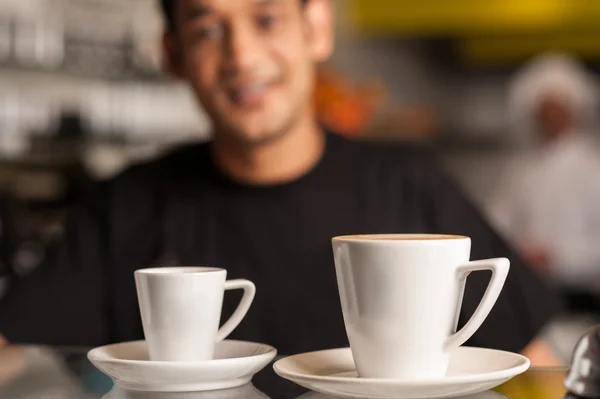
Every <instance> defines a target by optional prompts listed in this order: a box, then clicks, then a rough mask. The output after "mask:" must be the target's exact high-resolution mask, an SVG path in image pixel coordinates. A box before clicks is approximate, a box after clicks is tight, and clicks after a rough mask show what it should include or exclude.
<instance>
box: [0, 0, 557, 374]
mask: <svg viewBox="0 0 600 399" xmlns="http://www.w3.org/2000/svg"><path fill="white" fill-rule="evenodd" d="M161 5H162V9H163V11H164V13H165V16H166V20H167V30H166V32H165V36H164V50H165V54H166V61H167V62H166V63H167V65H168V66H169V70H170V71H171V72H172V73H173V74H174V75H175V76H176V77H178V78H179V79H181V80H182V81H185V82H186V83H187V84H188V85H189V86H190V88H191V89H193V91H194V93H195V94H196V97H197V99H198V101H199V103H200V104H201V105H202V107H203V109H204V110H205V111H206V113H207V114H208V116H209V117H210V119H211V122H212V125H213V126H214V131H213V138H212V140H211V141H210V142H208V143H197V144H196V143H194V144H189V145H186V146H184V147H182V148H180V149H177V150H175V151H173V152H172V153H170V154H167V155H166V156H162V157H160V158H159V159H155V160H152V161H149V162H142V163H140V164H138V165H135V166H133V167H131V168H129V169H128V170H126V171H124V172H123V173H121V174H120V175H119V176H117V177H115V178H113V179H110V180H108V181H106V182H102V184H99V186H98V187H96V188H95V189H94V190H93V192H92V193H91V194H90V196H89V197H87V198H86V199H84V200H82V201H81V203H79V204H78V205H77V206H75V207H74V208H73V209H72V210H71V213H70V215H69V217H68V221H67V225H66V228H65V232H66V233H65V237H64V241H63V242H62V243H61V244H60V245H59V246H58V247H57V248H55V249H53V250H50V251H49V254H50V255H49V256H48V258H47V260H46V263H45V264H44V265H42V266H40V267H39V268H37V269H36V270H35V272H34V273H32V274H31V275H30V276H28V277H27V278H26V279H22V280H20V281H14V282H13V283H12V284H11V286H10V288H9V290H8V292H7V294H6V296H5V297H4V298H3V299H2V301H0V333H2V334H3V335H4V336H5V337H6V339H7V340H8V341H9V342H12V343H43V344H50V345H85V346H92V345H94V346H95V345H101V344H105V343H107V342H119V341H131V340H136V339H143V330H142V325H141V320H140V314H139V308H138V304H137V296H136V290H135V284H134V279H133V272H134V270H136V269H139V268H144V267H149V266H164V265H173V264H175V265H214V266H220V267H224V268H226V269H227V270H228V276H229V277H230V278H247V279H250V280H252V281H253V282H255V284H256V286H257V287H258V291H257V295H256V298H255V299H254V302H253V305H252V309H251V310H250V312H249V313H248V315H247V316H246V317H245V318H244V320H243V321H242V323H241V324H240V325H239V326H238V328H236V330H235V331H234V332H233V334H232V335H231V336H230V337H231V339H243V340H251V341H256V342H266V343H269V344H272V345H273V346H275V347H277V349H278V350H279V353H282V354H293V353H299V352H305V351H312V350H318V349H326V348H336V347H346V346H347V345H348V339H347V334H346V331H345V328H344V322H343V317H342V313H341V308H340V300H339V293H338V288H337V281H336V276H335V267H334V265H333V256H332V252H331V237H333V236H336V235H342V234H355V233H371V232H372V233H397V232H404V233H428V232H429V233H450V234H462V235H467V236H470V237H472V240H473V242H472V251H471V255H472V257H473V258H474V259H485V258H492V257H499V256H502V257H504V256H506V257H508V258H510V260H511V270H510V273H509V276H508V278H507V280H506V284H505V286H504V288H503V291H502V294H501V295H500V297H499V298H498V301H497V302H496V304H495V306H494V309H493V310H492V312H491V313H490V315H489V317H488V318H487V319H486V321H485V323H484V324H483V325H482V326H481V328H480V329H479V330H478V331H477V332H476V334H475V335H474V336H473V337H472V339H471V340H470V341H469V345H471V346H483V347H490V348H496V349H503V350H509V351H513V352H522V353H525V354H526V355H527V356H529V357H530V358H531V360H532V362H533V363H534V364H536V365H541V364H552V363H555V362H556V359H555V358H554V356H553V353H552V351H551V350H550V348H549V347H548V345H547V344H546V343H545V341H544V340H543V339H541V337H542V335H541V334H540V332H541V331H542V330H543V328H544V326H545V325H546V324H547V322H548V321H549V320H551V319H552V317H553V316H554V315H555V314H556V312H557V308H558V304H557V301H556V298H555V294H554V292H553V291H552V290H550V289H549V288H548V286H547V284H546V283H545V282H544V281H543V280H542V279H540V278H539V277H538V276H537V275H536V274H535V273H534V271H533V270H532V269H531V268H530V267H528V265H527V264H526V263H525V262H523V261H522V259H521V258H520V256H519V255H518V254H517V253H516V251H514V250H513V249H512V248H511V247H510V246H509V245H507V243H506V242H505V241H504V240H503V239H501V237H499V235H498V234H497V233H496V232H495V231H494V230H493V229H492V228H491V227H490V226H489V224H488V223H487V221H486V220H485V219H484V218H483V215H482V214H481V212H480V210H479V209H477V208H476V207H475V206H474V205H473V204H472V203H471V202H470V201H469V200H468V199H467V198H466V197H465V196H464V195H463V193H462V192H461V190H460V189H459V188H458V186H457V185H456V184H455V183H454V182H453V181H452V180H451V179H449V178H448V177H447V175H446V173H445V172H444V171H443V170H442V168H441V167H440V166H439V164H438V162H437V160H436V159H435V157H432V156H431V155H430V154H428V153H427V152H426V151H424V150H423V149H419V148H417V147H414V146H411V145H404V144H402V145H401V144H397V145H391V144H389V145H379V144H367V143H359V142H353V141H350V140H347V139H345V138H343V137H342V136H340V135H339V134H335V133H333V132H327V131H325V130H324V129H323V128H322V126H320V124H319V121H318V120H317V116H316V114H315V110H314V107H313V106H312V104H313V91H314V85H315V79H314V77H315V73H316V68H317V65H318V64H319V63H321V62H323V61H325V60H326V59H327V58H328V57H329V55H330V54H331V52H332V51H333V45H334V43H333V39H334V35H333V32H334V29H333V23H334V18H333V17H334V14H333V12H334V9H333V2H332V1H331V0H269V1H265V0H162V1H161ZM157 112H164V110H157ZM488 281H489V277H488V276H487V275H486V274H485V273H473V274H471V275H470V276H469V282H468V284H466V291H465V295H464V300H463V303H462V308H461V312H460V315H459V316H460V320H461V323H464V322H466V320H468V318H469V317H470V315H471V314H472V313H473V311H474V310H475V309H476V307H477V306H478V304H479V302H480V298H481V296H482V295H483V293H484V292H485V290H486V287H487V285H488ZM236 306H237V301H236V298H235V297H234V296H229V295H228V296H226V297H225V299H224V303H223V316H227V315H228V314H230V313H231V312H232V311H233V309H234V308H235V307H236ZM424 317H427V315H424ZM507 328H508V329H510V333H507V332H506V329H507Z"/></svg>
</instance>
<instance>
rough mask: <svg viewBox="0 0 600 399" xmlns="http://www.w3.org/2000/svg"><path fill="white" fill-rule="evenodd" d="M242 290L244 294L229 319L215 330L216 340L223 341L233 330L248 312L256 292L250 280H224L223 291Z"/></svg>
mask: <svg viewBox="0 0 600 399" xmlns="http://www.w3.org/2000/svg"><path fill="white" fill-rule="evenodd" d="M239 289H242V290H244V295H243V296H242V300H241V301H240V304H239V305H238V307H237V309H236V310H235V312H233V314H232V315H231V317H230V318H229V320H227V321H226V322H225V323H224V324H223V325H222V326H221V328H219V331H218V332H217V342H221V341H223V340H224V339H225V338H227V336H228V335H229V334H231V333H232V332H233V330H234V329H235V328H236V327H237V326H238V324H240V323H241V321H242V320H243V319H244V317H245V316H246V313H248V310H249V309H250V305H252V301H253V300H254V294H256V287H255V286H254V283H253V282H252V281H248V280H228V281H225V291H229V290H239Z"/></svg>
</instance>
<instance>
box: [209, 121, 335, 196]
mask: <svg viewBox="0 0 600 399" xmlns="http://www.w3.org/2000/svg"><path fill="white" fill-rule="evenodd" d="M324 148H325V139H324V134H323V132H322V130H321V129H320V128H319V126H318V125H317V124H313V123H306V124H304V125H300V126H297V127H295V128H294V129H292V130H290V131H288V132H286V133H285V134H282V135H281V137H278V138H276V139H274V140H272V141H270V142H268V143H264V144H261V145H257V146H236V145H232V144H231V143H229V142H225V141H221V140H218V139H215V140H214V141H213V146H212V149H213V156H214V158H215V161H216V163H217V166H218V167H219V168H220V169H221V170H222V172H224V173H225V174H226V175H228V176H229V177H230V178H232V179H233V180H235V181H237V182H240V183H244V184H251V185H274V184H283V183H288V182H291V181H294V180H296V179H299V178H300V177H302V176H304V175H305V174H306V173H308V172H309V171H310V170H311V169H312V168H313V167H314V166H315V165H316V164H317V163H318V162H319V160H320V158H321V155H322V154H323V151H324Z"/></svg>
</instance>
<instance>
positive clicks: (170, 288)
mask: <svg viewBox="0 0 600 399" xmlns="http://www.w3.org/2000/svg"><path fill="white" fill-rule="evenodd" d="M226 278H227V271H226V270H225V269H219V268H212V267H164V268H151V269H142V270H136V271H135V283H136V288H137V294H138V302H139V306H140V313H141V316H142V325H143V329H144V335H145V337H146V341H147V344H148V355H149V358H150V360H158V361H180V362H185V361H203V360H211V359H212V358H213V355H214V349H215V344H216V343H217V342H219V341H222V340H223V339H225V338H226V337H227V336H228V335H229V334H231V332H232V331H233V330H234V329H235V328H236V327H237V326H238V324H240V322H241V321H242V319H243V318H244V317H245V316H246V313H247V312H248V310H249V309H250V305H251V304H252V301H253V299H254V294H255V292H256V288H255V286H254V284H253V283H252V282H251V281H248V280H229V281H226ZM234 289H243V290H244V295H243V297H242V300H241V301H240V304H239V305H238V307H237V309H236V310H235V312H233V314H232V315H231V317H230V318H229V320H227V322H225V323H224V324H223V326H222V327H221V328H219V322H220V318H221V308H222V305H223V294H224V291H227V290H234Z"/></svg>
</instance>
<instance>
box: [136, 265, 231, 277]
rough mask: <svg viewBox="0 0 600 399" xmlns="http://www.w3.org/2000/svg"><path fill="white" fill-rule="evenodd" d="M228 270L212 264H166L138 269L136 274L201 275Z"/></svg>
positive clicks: (165, 275)
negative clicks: (164, 265)
mask: <svg viewBox="0 0 600 399" xmlns="http://www.w3.org/2000/svg"><path fill="white" fill-rule="evenodd" d="M225 272H226V270H225V269H222V268H219V267H211V266H166V267H150V268H145V269H138V270H136V271H135V274H136V275H143V276H164V277H167V276H190V275H191V276H199V275H208V274H213V273H225Z"/></svg>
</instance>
